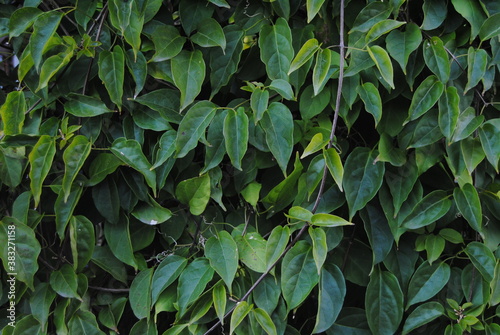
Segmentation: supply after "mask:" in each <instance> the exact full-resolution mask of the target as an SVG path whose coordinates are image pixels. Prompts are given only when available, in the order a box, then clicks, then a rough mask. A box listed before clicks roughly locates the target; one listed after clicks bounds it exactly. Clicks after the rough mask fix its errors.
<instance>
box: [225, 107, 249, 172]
mask: <svg viewBox="0 0 500 335" xmlns="http://www.w3.org/2000/svg"><path fill="white" fill-rule="evenodd" d="M223 133H224V142H225V144H226V152H227V154H228V156H229V158H230V159H231V163H232V164H233V166H234V167H235V168H236V169H238V170H240V171H241V170H242V167H241V161H242V160H243V156H245V153H246V151H247V146H248V116H247V115H246V114H245V109H244V108H241V107H240V108H238V109H237V110H236V111H235V110H228V114H227V116H226V118H225V119H224V128H223Z"/></svg>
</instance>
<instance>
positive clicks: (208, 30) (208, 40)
mask: <svg viewBox="0 0 500 335" xmlns="http://www.w3.org/2000/svg"><path fill="white" fill-rule="evenodd" d="M196 29H197V32H196V34H194V35H192V36H191V37H190V39H191V41H192V42H194V43H196V44H198V45H199V46H201V47H205V48H207V47H217V46H218V47H221V49H222V52H223V53H224V52H225V50H226V37H225V36H224V31H223V30H222V28H221V26H220V24H219V23H218V22H217V21H216V20H214V19H212V18H208V19H205V20H203V21H200V22H199V23H198V27H197V28H196Z"/></svg>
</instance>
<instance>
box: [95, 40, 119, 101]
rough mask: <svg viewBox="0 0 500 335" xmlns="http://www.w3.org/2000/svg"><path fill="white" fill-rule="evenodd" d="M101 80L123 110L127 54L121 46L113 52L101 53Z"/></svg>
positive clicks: (110, 95)
mask: <svg viewBox="0 0 500 335" xmlns="http://www.w3.org/2000/svg"><path fill="white" fill-rule="evenodd" d="M98 65H99V78H101V80H102V81H103V83H104V86H105V87H106V90H107V91H108V94H109V97H110V98H111V101H113V102H114V103H115V104H116V105H117V106H118V109H119V110H121V109H122V97H123V81H124V78H125V54H124V53H123V49H122V48H121V47H120V46H119V45H115V47H114V48H113V51H112V52H110V51H107V50H105V51H101V53H100V54H99V62H98Z"/></svg>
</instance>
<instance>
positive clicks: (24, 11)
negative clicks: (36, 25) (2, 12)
mask: <svg viewBox="0 0 500 335" xmlns="http://www.w3.org/2000/svg"><path fill="white" fill-rule="evenodd" d="M41 14H42V11H41V10H40V9H38V8H36V7H27V6H26V7H21V8H19V9H17V10H16V11H15V12H14V13H12V15H11V16H10V19H9V38H12V37H17V36H19V35H21V34H22V33H24V32H25V31H26V30H27V29H29V28H30V27H31V26H32V25H33V22H35V20H36V19H37V18H38V17H39V16H40V15H41Z"/></svg>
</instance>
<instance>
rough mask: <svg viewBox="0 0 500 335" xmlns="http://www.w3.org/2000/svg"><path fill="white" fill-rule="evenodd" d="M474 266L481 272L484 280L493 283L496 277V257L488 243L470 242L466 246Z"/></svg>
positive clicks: (466, 251)
mask: <svg viewBox="0 0 500 335" xmlns="http://www.w3.org/2000/svg"><path fill="white" fill-rule="evenodd" d="M465 253H466V254H467V256H469V259H470V260H471V262H472V264H474V267H475V268H476V269H477V270H478V271H479V273H481V275H482V276H483V278H484V280H486V281H487V282H488V283H491V282H492V280H493V278H494V272H495V264H496V259H495V256H494V255H493V253H492V252H491V250H490V249H488V247H487V246H486V245H484V244H483V243H480V242H476V241H473V242H470V243H469V244H468V245H467V247H466V248H465Z"/></svg>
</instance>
